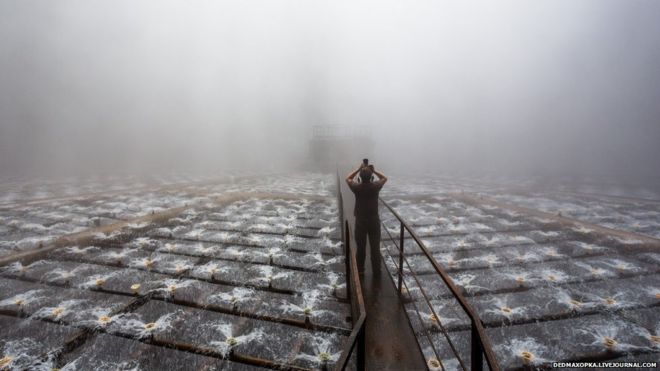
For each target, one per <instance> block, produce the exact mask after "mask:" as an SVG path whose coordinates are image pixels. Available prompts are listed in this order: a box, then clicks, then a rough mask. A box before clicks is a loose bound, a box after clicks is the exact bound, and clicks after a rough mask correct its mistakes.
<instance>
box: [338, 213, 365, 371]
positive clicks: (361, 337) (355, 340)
mask: <svg viewBox="0 0 660 371" xmlns="http://www.w3.org/2000/svg"><path fill="white" fill-rule="evenodd" d="M345 228H346V236H345V243H346V247H347V250H348V252H349V254H348V255H350V276H351V277H356V278H357V279H355V280H353V284H352V285H351V286H352V287H353V289H354V291H355V296H356V299H357V305H358V312H359V313H360V316H359V317H358V319H357V321H355V322H354V323H353V331H352V332H351V335H350V336H349V337H348V341H347V343H346V346H345V347H344V351H343V352H342V355H341V358H339V360H338V361H337V364H336V366H335V371H343V370H345V369H346V366H347V365H348V360H349V357H350V356H351V354H352V353H353V349H355V346H356V345H357V347H358V350H357V369H358V370H364V369H365V353H366V352H365V350H366V349H365V346H366V344H365V343H366V339H365V324H366V319H367V312H366V310H365V307H364V298H363V297H362V286H361V285H360V279H359V276H358V269H357V261H356V258H355V251H354V250H353V249H352V248H351V247H350V237H351V233H350V227H349V226H348V221H346V222H345ZM347 282H348V280H347ZM346 288H347V289H348V285H347V287H346Z"/></svg>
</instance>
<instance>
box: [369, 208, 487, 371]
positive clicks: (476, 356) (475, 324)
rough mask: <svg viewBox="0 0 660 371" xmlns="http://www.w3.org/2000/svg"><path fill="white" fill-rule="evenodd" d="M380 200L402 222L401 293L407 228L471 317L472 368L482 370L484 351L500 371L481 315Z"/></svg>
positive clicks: (408, 226) (398, 216)
mask: <svg viewBox="0 0 660 371" xmlns="http://www.w3.org/2000/svg"><path fill="white" fill-rule="evenodd" d="M380 202H381V203H382V204H383V205H385V207H386V208H387V209H388V210H389V211H390V212H391V213H392V214H393V215H394V217H396V218H397V219H398V220H399V222H400V223H401V235H400V250H399V251H400V252H399V255H400V256H399V278H398V289H399V293H400V292H401V282H402V279H403V255H404V250H403V241H404V238H403V234H404V230H407V231H408V233H409V234H410V236H411V237H412V238H413V240H414V241H415V243H416V244H417V246H418V247H419V248H420V250H422V252H423V254H424V255H426V257H427V259H428V260H429V261H430V262H431V265H432V266H433V268H434V269H435V271H436V273H437V274H438V275H440V277H441V278H442V280H443V281H444V283H445V285H447V287H448V288H449V291H450V292H451V293H452V295H453V296H454V298H456V300H457V301H458V303H459V304H460V306H461V307H462V308H463V310H464V311H465V313H466V314H467V315H468V317H470V322H471V365H472V370H482V368H483V358H482V353H483V355H485V356H486V363H487V364H488V367H489V368H490V369H491V370H492V371H499V370H500V368H499V365H498V364H497V361H496V358H495V353H494V352H493V346H492V344H491V342H490V339H489V338H488V336H487V335H486V331H485V330H484V327H483V323H482V322H481V319H480V318H479V315H478V314H477V312H476V311H475V310H474V308H472V306H471V305H470V304H469V303H468V301H467V299H465V297H464V296H463V294H462V293H461V292H460V291H459V290H458V288H457V287H456V285H454V282H453V281H452V280H451V278H450V277H449V275H448V274H447V272H445V271H444V269H443V268H442V267H441V266H440V265H439V264H438V262H437V261H436V260H435V258H433V256H432V255H431V253H430V252H429V251H428V249H427V248H426V245H425V244H424V243H423V242H422V240H421V239H420V238H419V237H418V236H417V234H416V233H415V232H414V231H413V229H412V228H411V227H410V225H409V224H408V223H407V222H406V221H405V220H403V218H401V216H400V215H399V214H398V213H397V212H396V211H395V210H394V209H393V208H392V207H391V206H390V205H389V204H387V202H385V200H383V199H382V198H380Z"/></svg>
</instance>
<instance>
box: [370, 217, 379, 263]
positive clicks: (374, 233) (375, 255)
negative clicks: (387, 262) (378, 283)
mask: <svg viewBox="0 0 660 371" xmlns="http://www.w3.org/2000/svg"><path fill="white" fill-rule="evenodd" d="M368 234H369V253H370V255H371V270H372V272H373V274H374V276H376V275H378V274H380V220H378V219H376V220H373V221H371V222H370V223H369V232H368Z"/></svg>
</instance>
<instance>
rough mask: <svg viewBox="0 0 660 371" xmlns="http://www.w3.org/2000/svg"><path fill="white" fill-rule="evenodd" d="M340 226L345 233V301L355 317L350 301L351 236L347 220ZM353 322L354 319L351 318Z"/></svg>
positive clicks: (351, 275) (351, 278)
mask: <svg viewBox="0 0 660 371" xmlns="http://www.w3.org/2000/svg"><path fill="white" fill-rule="evenodd" d="M342 226H343V228H344V230H345V231H346V233H345V235H344V260H345V262H344V263H345V264H346V299H348V300H349V301H350V302H351V315H352V316H355V314H354V313H353V310H352V307H353V300H351V292H352V291H351V289H352V288H351V286H352V284H351V282H352V280H353V273H352V272H351V249H350V246H351V236H350V232H349V230H348V220H347V221H346V222H345V223H342ZM353 320H354V321H355V317H353Z"/></svg>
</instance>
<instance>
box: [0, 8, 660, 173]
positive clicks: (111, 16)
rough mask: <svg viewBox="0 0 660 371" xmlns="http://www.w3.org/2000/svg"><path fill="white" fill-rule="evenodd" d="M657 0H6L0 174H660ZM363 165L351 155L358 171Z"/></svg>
mask: <svg viewBox="0 0 660 371" xmlns="http://www.w3.org/2000/svg"><path fill="white" fill-rule="evenodd" d="M658 66H660V3H658V2H656V1H624V0H621V1H580V2H576V1H534V2H532V1H498V2H490V1H476V2H464V1H416V2H412V3H411V2H397V1H377V2H376V1H360V2H316V1H241V2H213V1H192V2H182V1H89V0H85V1H57V2H42V1H25V0H20V1H18V0H17V1H9V0H2V1H0V175H15V174H26V173H33V174H58V173H67V174H69V173H80V172H119V171H122V172H123V171H127V172H138V173H139V172H163V171H172V170H176V171H193V172H217V171H223V170H227V169H232V170H236V169H243V170H249V171H289V170H300V169H307V168H309V161H308V157H309V150H310V148H309V142H308V141H309V139H310V136H311V132H312V126H313V125H343V126H354V125H366V126H369V127H371V128H372V132H373V140H374V143H375V146H374V150H373V153H365V154H364V156H365V157H369V158H370V159H372V162H373V163H375V164H376V166H379V167H380V168H383V169H386V170H388V171H393V172H408V173H424V172H429V173H437V172H447V171H452V172H455V171H460V172H474V173H479V172H503V173H528V174H556V175H562V174H593V175H603V176H610V177H621V176H625V177H635V178H641V177H645V178H648V177H651V178H655V177H658V176H660V167H658V166H657V161H658V158H660V145H659V144H660V104H658V102H660V67H658ZM360 160H361V158H356V159H355V161H354V162H355V165H357V164H358V163H359V161H360Z"/></svg>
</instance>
